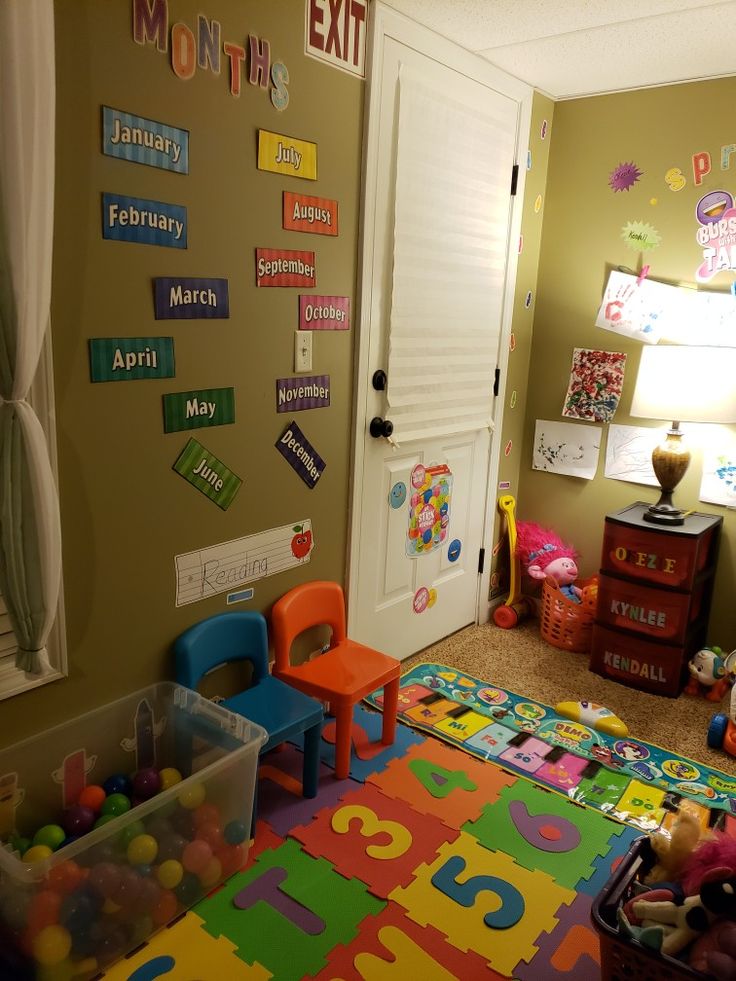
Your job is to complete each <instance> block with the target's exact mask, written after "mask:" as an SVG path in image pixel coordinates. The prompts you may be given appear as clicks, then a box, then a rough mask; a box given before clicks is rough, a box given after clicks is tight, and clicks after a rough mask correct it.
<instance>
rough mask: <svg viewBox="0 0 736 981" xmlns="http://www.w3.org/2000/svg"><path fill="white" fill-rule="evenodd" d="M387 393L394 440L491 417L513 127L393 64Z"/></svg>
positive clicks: (485, 423)
mask: <svg viewBox="0 0 736 981" xmlns="http://www.w3.org/2000/svg"><path fill="white" fill-rule="evenodd" d="M398 133H399V138H398V149H397V161H396V168H397V173H396V203H395V218H394V255H393V289H392V296H391V313H390V337H389V358H388V387H387V393H386V399H387V403H388V407H389V410H390V413H389V414H390V419H391V422H392V423H393V424H394V433H393V435H394V438H395V439H396V440H397V442H399V443H401V442H402V440H406V441H409V440H413V439H425V438H429V437H436V436H445V435H449V434H453V433H461V432H470V431H473V430H478V429H482V428H485V427H491V428H492V425H493V397H492V391H493V382H494V372H495V368H496V365H497V363H498V339H499V334H500V328H501V314H502V300H503V288H504V280H505V270H506V255H507V249H508V240H507V239H508V219H509V213H510V190H511V173H510V171H509V170H508V168H507V167H505V166H504V168H503V170H501V168H500V167H499V165H498V162H499V161H501V160H509V159H513V146H514V139H515V134H513V133H510V132H509V128H508V122H507V121H506V120H504V119H501V118H497V117H495V116H494V115H493V114H492V113H491V112H489V113H488V114H485V115H484V114H483V113H482V112H480V113H479V112H478V111H477V109H476V108H470V107H468V106H466V105H464V104H463V103H462V102H460V101H458V100H457V99H455V98H453V97H452V96H450V95H447V94H446V93H444V92H443V91H441V90H440V89H435V88H432V87H430V86H429V85H427V84H426V83H425V82H423V81H422V80H421V79H420V78H418V77H417V75H416V73H415V72H413V71H412V70H411V69H409V68H408V66H407V65H405V64H404V65H402V66H401V68H400V73H399V123H398Z"/></svg>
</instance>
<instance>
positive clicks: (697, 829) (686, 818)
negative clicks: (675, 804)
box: [643, 809, 703, 886]
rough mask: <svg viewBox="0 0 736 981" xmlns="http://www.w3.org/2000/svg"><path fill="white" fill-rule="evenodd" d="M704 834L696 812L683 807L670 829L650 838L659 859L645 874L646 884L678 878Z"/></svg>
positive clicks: (673, 880)
mask: <svg viewBox="0 0 736 981" xmlns="http://www.w3.org/2000/svg"><path fill="white" fill-rule="evenodd" d="M702 834H703V828H702V826H701V824H700V821H699V820H698V818H697V817H696V816H695V814H693V812H692V811H688V810H685V809H681V810H680V813H679V814H678V815H677V817H676V819H675V822H674V824H673V825H672V830H671V831H670V832H669V833H668V832H666V831H658V832H656V834H653V835H652V836H651V838H650V839H649V841H650V844H651V846H652V851H653V852H654V854H655V855H656V856H657V863H656V865H654V867H653V868H652V870H651V872H649V874H648V875H646V876H645V877H644V880H643V881H644V882H645V884H646V885H648V886H651V885H655V884H656V883H658V882H676V881H678V880H679V879H680V877H681V875H682V870H683V869H684V867H685V863H686V862H687V861H688V860H689V858H690V856H691V855H692V853H693V852H694V851H695V849H696V847H697V846H698V844H699V843H700V841H701V836H702Z"/></svg>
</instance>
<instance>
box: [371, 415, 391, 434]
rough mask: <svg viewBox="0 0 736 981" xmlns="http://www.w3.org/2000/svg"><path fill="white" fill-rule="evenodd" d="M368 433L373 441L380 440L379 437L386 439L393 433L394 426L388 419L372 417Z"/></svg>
mask: <svg viewBox="0 0 736 981" xmlns="http://www.w3.org/2000/svg"><path fill="white" fill-rule="evenodd" d="M369 431H370V434H371V436H372V437H373V438H374V439H381V437H383V438H385V439H388V437H389V436H390V435H391V433H392V432H393V431H394V424H393V423H392V422H391V420H390V419H381V417H380V416H374V417H373V419H371V424H370V428H369Z"/></svg>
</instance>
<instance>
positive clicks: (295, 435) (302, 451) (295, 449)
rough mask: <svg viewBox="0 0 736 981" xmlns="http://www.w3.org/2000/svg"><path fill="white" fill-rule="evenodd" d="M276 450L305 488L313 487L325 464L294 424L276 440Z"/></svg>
mask: <svg viewBox="0 0 736 981" xmlns="http://www.w3.org/2000/svg"><path fill="white" fill-rule="evenodd" d="M276 449H277V450H278V451H279V453H280V454H281V455H282V456H283V458H284V459H285V460H286V462H287V463H288V464H290V465H291V466H292V467H293V468H294V470H296V472H297V473H298V474H299V476H300V477H301V478H302V480H303V481H304V483H305V484H306V485H307V487H314V486H315V484H316V483H317V481H318V480H319V478H320V477H321V476H322V472H323V471H324V469H325V467H326V465H327V464H326V463H325V461H324V460H323V459H322V457H321V456H320V455H319V453H318V452H317V451H316V450H315V448H314V447H313V446H312V444H311V443H310V442H309V440H308V439H307V437H306V436H305V435H304V433H303V432H302V431H301V429H300V428H299V427H298V426H297V424H296V423H295V422H291V423H290V424H289V426H288V427H287V429H286V431H285V432H284V434H283V436H281V437H280V439H278V440H277V442H276Z"/></svg>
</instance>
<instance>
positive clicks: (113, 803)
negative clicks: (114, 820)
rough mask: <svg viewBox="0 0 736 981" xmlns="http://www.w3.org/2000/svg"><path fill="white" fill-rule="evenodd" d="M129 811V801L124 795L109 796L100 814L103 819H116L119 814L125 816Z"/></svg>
mask: <svg viewBox="0 0 736 981" xmlns="http://www.w3.org/2000/svg"><path fill="white" fill-rule="evenodd" d="M129 810H130V801H129V799H128V798H127V797H126V796H125V794H110V795H109V797H107V798H106V800H105V802H104V804H103V805H102V808H101V813H102V815H103V817H104V816H105V815H111V816H112V817H117V816H118V815H119V814H125V813H126V811H129Z"/></svg>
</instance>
